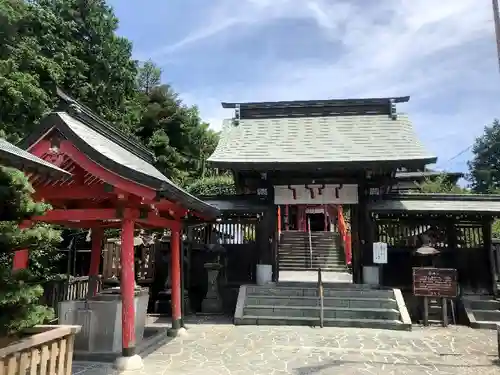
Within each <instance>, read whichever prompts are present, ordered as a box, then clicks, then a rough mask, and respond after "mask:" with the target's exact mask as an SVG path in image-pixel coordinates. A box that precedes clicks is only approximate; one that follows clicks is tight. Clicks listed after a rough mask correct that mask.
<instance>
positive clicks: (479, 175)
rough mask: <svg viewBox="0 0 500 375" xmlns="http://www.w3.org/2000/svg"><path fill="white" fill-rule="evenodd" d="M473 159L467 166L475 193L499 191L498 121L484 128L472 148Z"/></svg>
mask: <svg viewBox="0 0 500 375" xmlns="http://www.w3.org/2000/svg"><path fill="white" fill-rule="evenodd" d="M472 154H473V158H472V160H471V161H470V162H469V163H468V164H469V180H470V181H471V187H472V190H473V191H474V192H476V193H491V192H493V191H495V190H496V191H498V190H500V121H499V120H498V119H496V120H494V121H493V123H492V124H491V125H489V126H486V127H485V128H484V133H483V135H481V136H480V137H478V138H476V141H475V142H474V145H473V146H472Z"/></svg>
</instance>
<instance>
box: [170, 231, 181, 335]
mask: <svg viewBox="0 0 500 375" xmlns="http://www.w3.org/2000/svg"><path fill="white" fill-rule="evenodd" d="M180 237H181V233H180V230H179V228H175V229H172V235H171V237H170V256H171V258H170V275H171V276H170V277H171V283H172V295H171V303H172V330H174V332H175V330H178V329H179V328H181V326H182V321H181V319H182V312H181V302H182V301H181V246H180V245H181V241H180Z"/></svg>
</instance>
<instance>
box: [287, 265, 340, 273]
mask: <svg viewBox="0 0 500 375" xmlns="http://www.w3.org/2000/svg"><path fill="white" fill-rule="evenodd" d="M319 267H321V269H322V270H323V271H326V272H339V273H345V272H348V269H347V267H346V266H337V265H335V266H332V265H324V264H322V265H320V266H317V265H315V266H313V267H309V266H280V268H279V270H280V271H317V270H318V268H319Z"/></svg>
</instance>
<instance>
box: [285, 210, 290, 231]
mask: <svg viewBox="0 0 500 375" xmlns="http://www.w3.org/2000/svg"><path fill="white" fill-rule="evenodd" d="M289 214H290V209H289V207H288V204H285V230H289V229H290V224H288V220H289V217H290V216H289Z"/></svg>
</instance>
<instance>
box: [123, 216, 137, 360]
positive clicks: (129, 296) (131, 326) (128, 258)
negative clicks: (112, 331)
mask: <svg viewBox="0 0 500 375" xmlns="http://www.w3.org/2000/svg"><path fill="white" fill-rule="evenodd" d="M121 242H122V244H121V245H122V246H121V250H122V251H121V256H120V260H121V280H120V288H121V294H122V356H123V357H132V356H134V355H135V308H134V289H135V273H134V221H133V220H131V219H123V220H122V233H121Z"/></svg>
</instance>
